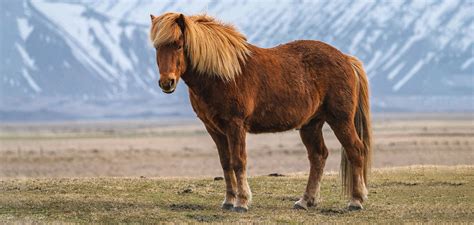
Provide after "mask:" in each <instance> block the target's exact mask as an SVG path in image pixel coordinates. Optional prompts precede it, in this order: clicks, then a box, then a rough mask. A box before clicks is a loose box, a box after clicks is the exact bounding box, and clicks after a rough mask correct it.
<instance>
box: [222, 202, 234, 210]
mask: <svg viewBox="0 0 474 225" xmlns="http://www.w3.org/2000/svg"><path fill="white" fill-rule="evenodd" d="M233 208H234V205H233V204H230V203H224V204H222V209H225V210H232V209H233Z"/></svg>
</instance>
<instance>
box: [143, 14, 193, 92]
mask: <svg viewBox="0 0 474 225" xmlns="http://www.w3.org/2000/svg"><path fill="white" fill-rule="evenodd" d="M150 16H151V21H152V27H151V32H152V34H151V35H152V36H153V35H154V34H153V32H157V29H159V28H155V27H156V26H160V24H157V23H154V20H155V19H157V18H158V17H156V16H153V15H150ZM172 22H173V23H176V24H177V25H178V26H179V29H180V31H179V33H178V34H175V35H177V38H174V39H171V38H170V40H171V41H169V42H166V43H158V44H157V43H154V45H155V49H156V63H157V65H158V68H159V72H160V79H159V81H158V85H159V86H160V88H161V89H162V91H163V92H164V93H167V94H171V93H173V92H174V90H175V89H176V86H177V84H178V81H179V78H180V77H181V75H183V73H184V72H185V71H186V67H187V65H186V64H187V63H186V56H185V53H184V29H185V21H184V16H183V14H180V15H179V16H178V17H177V18H176V19H175V20H174V21H172ZM167 25H169V24H167ZM158 35H160V34H158ZM161 35H163V34H161ZM168 35H170V36H171V35H173V34H168Z"/></svg>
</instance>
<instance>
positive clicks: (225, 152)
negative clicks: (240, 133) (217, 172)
mask: <svg viewBox="0 0 474 225" xmlns="http://www.w3.org/2000/svg"><path fill="white" fill-rule="evenodd" d="M206 129H207V131H208V132H209V134H210V135H211V137H212V140H214V142H215V143H216V147H217V150H218V151H219V159H220V161H221V166H222V170H224V178H225V183H226V195H225V198H224V202H222V208H223V209H227V210H231V209H233V208H234V204H235V201H236V197H237V180H236V178H235V173H234V170H233V168H232V164H231V160H230V159H231V156H232V155H231V153H230V150H229V146H228V144H227V136H225V135H224V134H221V133H218V132H215V131H213V130H212V129H210V128H208V127H207V126H206Z"/></svg>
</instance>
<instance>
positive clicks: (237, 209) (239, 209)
mask: <svg viewBox="0 0 474 225" xmlns="http://www.w3.org/2000/svg"><path fill="white" fill-rule="evenodd" d="M232 211H234V212H238V213H246V212H247V211H248V209H247V208H244V207H242V206H237V207H233V208H232Z"/></svg>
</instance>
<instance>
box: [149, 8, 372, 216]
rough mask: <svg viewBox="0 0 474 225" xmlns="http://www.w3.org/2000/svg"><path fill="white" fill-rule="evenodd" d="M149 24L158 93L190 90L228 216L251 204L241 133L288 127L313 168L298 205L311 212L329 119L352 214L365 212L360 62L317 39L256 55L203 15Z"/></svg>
mask: <svg viewBox="0 0 474 225" xmlns="http://www.w3.org/2000/svg"><path fill="white" fill-rule="evenodd" d="M151 20H152V25H151V32H150V38H151V41H152V42H153V44H154V47H155V48H156V61H157V64H158V67H159V72H160V79H159V86H160V87H161V89H162V90H163V92H165V93H172V92H173V91H174V90H175V88H176V85H177V83H178V81H179V79H183V80H184V82H185V83H186V84H187V86H188V87H189V96H190V99H191V104H192V107H193V109H194V111H195V112H196V114H197V116H198V117H199V119H201V120H202V122H203V123H204V125H205V126H206V129H207V131H208V132H209V134H210V135H211V137H212V139H213V140H214V142H215V143H216V146H217V149H218V151H219V157H220V161H221V164H222V168H223V170H224V177H225V181H226V195H225V199H224V202H223V204H222V207H223V208H224V209H233V210H234V211H237V212H245V211H247V209H248V205H249V203H250V201H251V196H252V194H251V192H250V188H249V185H248V183H247V172H246V165H247V152H246V149H245V138H246V134H247V133H263V132H281V131H287V130H290V129H299V133H300V136H301V139H302V140H303V143H304V145H305V146H306V149H307V151H308V158H309V162H310V173H309V179H308V183H307V186H306V191H305V193H304V195H303V196H302V198H301V199H300V200H299V201H297V202H296V203H295V205H294V207H295V208H299V209H307V208H308V207H309V206H314V205H315V204H316V203H317V198H318V197H319V192H320V190H319V189H320V182H321V177H322V174H323V169H324V165H325V163H326V158H327V157H328V150H327V147H326V145H325V144H324V140H323V134H322V127H323V124H324V123H325V122H327V123H328V124H329V126H330V127H331V128H332V130H333V131H334V133H335V134H336V137H337V138H338V140H339V141H340V142H341V144H342V146H343V150H342V159H341V172H342V173H341V174H342V184H343V187H345V191H346V193H347V194H348V195H349V196H350V197H351V200H350V202H349V209H362V202H363V201H364V199H366V197H367V189H366V185H367V172H368V170H369V168H370V155H371V147H370V136H371V129H370V116H369V94H368V81H367V76H366V74H365V72H364V70H363V68H362V63H361V62H360V61H359V60H358V59H356V58H355V57H352V56H349V55H345V54H343V53H342V52H340V51H339V50H337V49H336V48H334V47H332V46H329V45H327V44H325V43H322V42H318V41H307V40H305V41H303V40H302V41H294V42H291V43H288V44H284V45H279V46H277V47H274V48H268V49H265V48H259V47H257V46H254V45H252V44H249V43H248V42H247V40H246V38H245V37H244V36H243V35H242V34H241V33H239V32H238V31H237V30H236V29H235V28H234V27H233V26H230V25H227V24H224V23H221V22H219V21H217V20H215V19H214V18H212V17H210V16H207V15H196V16H184V15H183V14H178V13H165V14H163V15H161V16H153V15H151Z"/></svg>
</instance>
